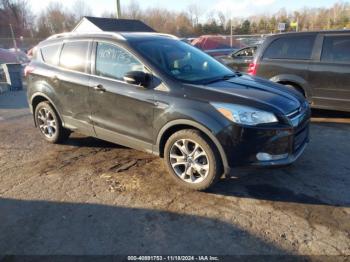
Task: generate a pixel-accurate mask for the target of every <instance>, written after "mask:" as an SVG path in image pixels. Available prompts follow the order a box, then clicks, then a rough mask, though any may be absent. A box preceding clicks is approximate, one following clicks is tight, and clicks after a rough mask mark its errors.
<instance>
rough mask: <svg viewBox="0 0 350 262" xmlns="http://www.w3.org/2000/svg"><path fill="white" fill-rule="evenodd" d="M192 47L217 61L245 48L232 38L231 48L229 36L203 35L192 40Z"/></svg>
mask: <svg viewBox="0 0 350 262" xmlns="http://www.w3.org/2000/svg"><path fill="white" fill-rule="evenodd" d="M192 45H194V46H196V47H198V48H199V49H201V50H203V51H204V52H206V53H207V54H209V55H211V56H213V57H215V58H217V59H218V58H221V57H225V56H228V55H229V54H231V53H232V52H233V51H235V50H238V49H241V48H243V47H245V46H246V45H245V44H244V43H242V42H241V41H239V39H236V38H234V37H233V38H232V46H231V36H224V35H203V36H200V37H198V38H196V39H194V40H193V41H192Z"/></svg>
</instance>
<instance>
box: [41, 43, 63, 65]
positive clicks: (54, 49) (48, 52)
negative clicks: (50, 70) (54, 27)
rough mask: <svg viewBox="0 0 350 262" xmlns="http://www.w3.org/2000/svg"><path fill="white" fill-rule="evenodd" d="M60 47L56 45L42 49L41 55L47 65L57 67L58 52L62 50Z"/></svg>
mask: <svg viewBox="0 0 350 262" xmlns="http://www.w3.org/2000/svg"><path fill="white" fill-rule="evenodd" d="M60 46H61V45H60V44H56V45H49V46H45V47H42V48H41V54H42V57H43V60H44V62H45V63H47V64H50V65H57V63H58V51H59V50H60Z"/></svg>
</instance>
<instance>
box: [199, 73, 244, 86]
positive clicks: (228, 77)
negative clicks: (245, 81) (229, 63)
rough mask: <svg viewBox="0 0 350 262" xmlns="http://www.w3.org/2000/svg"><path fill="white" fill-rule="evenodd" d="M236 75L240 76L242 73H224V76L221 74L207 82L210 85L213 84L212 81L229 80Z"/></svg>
mask: <svg viewBox="0 0 350 262" xmlns="http://www.w3.org/2000/svg"><path fill="white" fill-rule="evenodd" d="M236 76H240V75H239V74H227V75H223V76H220V77H216V78H213V79H210V80H209V81H206V82H205V84H206V85H208V84H212V83H215V82H219V81H225V80H229V79H231V78H233V77H236Z"/></svg>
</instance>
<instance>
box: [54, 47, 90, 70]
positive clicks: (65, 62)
mask: <svg viewBox="0 0 350 262" xmlns="http://www.w3.org/2000/svg"><path fill="white" fill-rule="evenodd" d="M88 47H89V42H87V41H77V42H68V43H65V44H64V45H63V48H62V52H61V58H60V66H62V67H64V68H67V69H70V70H75V71H79V72H85V67H86V61H87V55H88Z"/></svg>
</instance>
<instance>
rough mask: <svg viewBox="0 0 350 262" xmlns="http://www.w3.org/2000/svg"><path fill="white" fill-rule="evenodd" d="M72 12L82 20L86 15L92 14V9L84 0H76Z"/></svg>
mask: <svg viewBox="0 0 350 262" xmlns="http://www.w3.org/2000/svg"><path fill="white" fill-rule="evenodd" d="M72 13H73V14H74V17H75V19H76V20H78V21H79V20H81V19H82V18H83V17H84V16H91V15H92V10H91V8H90V6H89V5H88V4H87V3H86V2H85V1H84V0H75V2H74V4H73V6H72Z"/></svg>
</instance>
